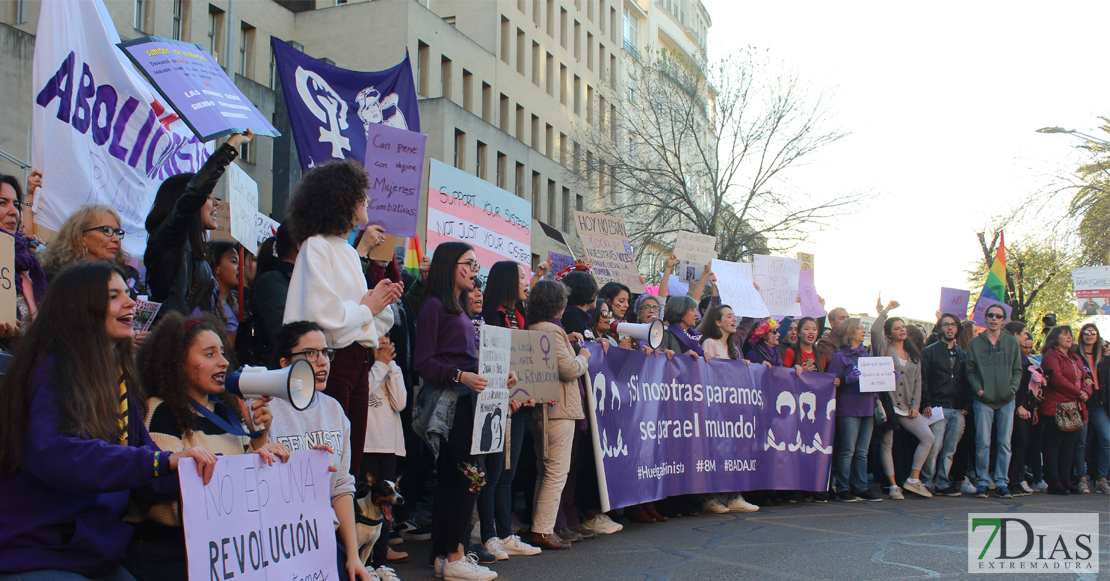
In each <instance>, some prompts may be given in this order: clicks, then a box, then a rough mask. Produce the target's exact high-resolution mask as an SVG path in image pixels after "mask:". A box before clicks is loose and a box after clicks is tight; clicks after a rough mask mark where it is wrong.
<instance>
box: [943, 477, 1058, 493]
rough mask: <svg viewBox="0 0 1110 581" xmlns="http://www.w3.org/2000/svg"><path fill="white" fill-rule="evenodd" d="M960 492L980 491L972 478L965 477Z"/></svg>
mask: <svg viewBox="0 0 1110 581" xmlns="http://www.w3.org/2000/svg"><path fill="white" fill-rule="evenodd" d="M1046 490H1047V487H1046ZM960 492H962V493H964V494H975V493H976V492H978V489H976V488H975V485H974V484H972V483H971V481H970V480H968V479H967V478H964V481H963V482H961V483H960Z"/></svg>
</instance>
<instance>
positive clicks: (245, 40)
mask: <svg viewBox="0 0 1110 581" xmlns="http://www.w3.org/2000/svg"><path fill="white" fill-rule="evenodd" d="M253 45H254V27H253V26H251V25H249V24H247V23H246V22H241V23H240V30H239V74H240V75H243V76H244V77H246V76H248V75H249V73H250V65H251V58H252V57H253V55H252V53H253V52H254V51H252V50H251V47H252V46H253Z"/></svg>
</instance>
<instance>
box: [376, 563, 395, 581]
mask: <svg viewBox="0 0 1110 581" xmlns="http://www.w3.org/2000/svg"><path fill="white" fill-rule="evenodd" d="M368 571H369V569H368ZM370 573H371V574H374V573H377V575H378V579H379V580H380V581H401V578H400V577H398V576H397V572H396V571H394V570H393V567H386V566H385V565H382V566H381V567H378V568H377V569H375V570H373V571H370Z"/></svg>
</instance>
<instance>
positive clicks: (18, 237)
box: [0, 230, 46, 306]
mask: <svg viewBox="0 0 1110 581" xmlns="http://www.w3.org/2000/svg"><path fill="white" fill-rule="evenodd" d="M0 231H2V232H4V233H5V234H8V235H9V236H11V237H12V238H15V274H16V278H19V277H21V276H22V275H23V273H27V278H29V279H31V288H32V289H34V294H35V296H34V297H33V298H34V300H35V306H38V305H41V304H42V297H43V295H45V294H46V273H45V272H43V270H42V264H40V263H39V259H38V257H36V256H35V255H34V254H29V253H28V252H27V237H26V236H24V235H22V234H20V233H18V232H16V233H15V234H14V235H13V234H11V233H9V232H8V231H7V230H0ZM16 288H18V289H20V292H22V289H23V287H22V285H20V283H19V282H18V281H16ZM23 298H24V299H25V300H26V299H27V297H23Z"/></svg>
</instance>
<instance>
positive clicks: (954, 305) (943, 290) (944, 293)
mask: <svg viewBox="0 0 1110 581" xmlns="http://www.w3.org/2000/svg"><path fill="white" fill-rule="evenodd" d="M970 301H971V291H969V290H961V289H958V288H947V287H943V286H942V287H940V312H942V313H952V314H953V315H956V316H957V317H959V318H960V319H961V320H962V319H964V318H966V317H967V304H968V303H969V302H970ZM983 308H986V307H983Z"/></svg>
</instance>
